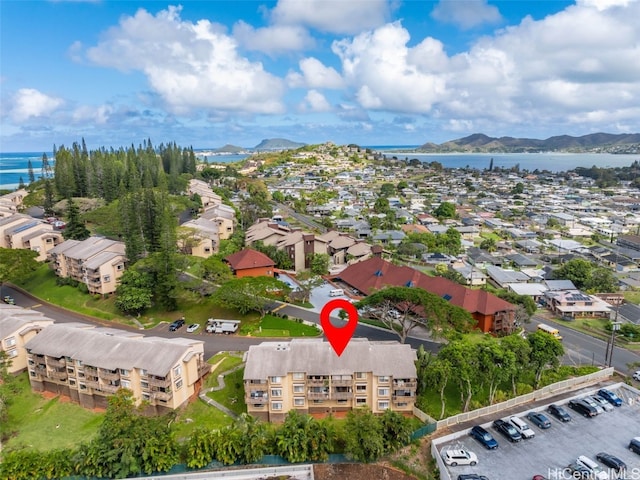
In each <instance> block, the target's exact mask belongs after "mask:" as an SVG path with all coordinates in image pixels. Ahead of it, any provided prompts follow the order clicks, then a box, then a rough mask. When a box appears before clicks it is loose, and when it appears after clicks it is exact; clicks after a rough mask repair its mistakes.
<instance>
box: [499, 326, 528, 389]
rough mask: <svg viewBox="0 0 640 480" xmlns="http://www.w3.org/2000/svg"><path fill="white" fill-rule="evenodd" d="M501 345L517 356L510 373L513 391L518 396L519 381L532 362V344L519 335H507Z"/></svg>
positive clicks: (501, 340) (502, 339)
mask: <svg viewBox="0 0 640 480" xmlns="http://www.w3.org/2000/svg"><path fill="white" fill-rule="evenodd" d="M500 345H501V347H502V348H503V349H504V350H508V351H510V352H512V353H513V355H514V356H515V363H514V368H513V370H511V371H510V372H509V377H510V378H509V379H510V380H511V391H512V393H513V395H514V396H515V395H517V393H518V389H517V385H518V380H521V379H522V378H523V376H524V375H525V374H526V373H527V371H528V370H529V365H530V361H531V357H530V356H531V344H530V343H529V341H528V340H527V339H526V338H524V337H522V336H521V335H519V334H517V333H513V334H511V335H507V336H505V337H502V338H501V339H500Z"/></svg>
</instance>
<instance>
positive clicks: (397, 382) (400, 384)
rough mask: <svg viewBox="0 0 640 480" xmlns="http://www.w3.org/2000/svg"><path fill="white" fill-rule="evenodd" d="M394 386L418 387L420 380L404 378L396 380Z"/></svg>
mask: <svg viewBox="0 0 640 480" xmlns="http://www.w3.org/2000/svg"><path fill="white" fill-rule="evenodd" d="M393 386H394V387H396V388H398V387H400V388H418V382H404V381H402V380H394V381H393Z"/></svg>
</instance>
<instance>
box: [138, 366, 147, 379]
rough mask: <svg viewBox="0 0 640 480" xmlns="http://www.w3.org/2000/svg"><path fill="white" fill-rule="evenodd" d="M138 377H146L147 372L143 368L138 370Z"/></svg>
mask: <svg viewBox="0 0 640 480" xmlns="http://www.w3.org/2000/svg"><path fill="white" fill-rule="evenodd" d="M140 376H142V377H146V376H147V371H146V370H145V369H144V368H141V369H140Z"/></svg>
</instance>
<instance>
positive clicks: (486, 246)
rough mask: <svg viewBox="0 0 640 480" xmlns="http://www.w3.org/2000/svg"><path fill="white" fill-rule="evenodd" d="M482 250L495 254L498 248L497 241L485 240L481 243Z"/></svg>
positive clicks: (490, 238)
mask: <svg viewBox="0 0 640 480" xmlns="http://www.w3.org/2000/svg"><path fill="white" fill-rule="evenodd" d="M480 248H481V249H482V250H486V251H487V252H495V251H496V249H497V248H498V244H497V242H496V239H495V238H493V237H489V238H485V239H483V240H482V242H480Z"/></svg>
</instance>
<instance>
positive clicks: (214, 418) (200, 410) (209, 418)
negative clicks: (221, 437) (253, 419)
mask: <svg viewBox="0 0 640 480" xmlns="http://www.w3.org/2000/svg"><path fill="white" fill-rule="evenodd" d="M232 423H233V419H232V418H231V417H229V416H228V415H225V414H224V413H222V412H221V411H220V410H218V409H217V408H213V407H211V406H209V405H207V404H206V403H204V402H203V401H202V400H200V399H199V398H198V399H197V400H194V401H193V402H191V403H189V405H187V407H186V408H184V409H183V410H180V413H179V414H178V418H176V420H175V422H174V423H173V424H172V427H174V429H175V433H176V438H178V439H184V438H187V437H189V436H190V435H191V433H192V432H193V430H194V429H195V428H199V427H202V428H206V429H209V430H215V429H218V428H222V427H225V426H227V425H231V424H232Z"/></svg>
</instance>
